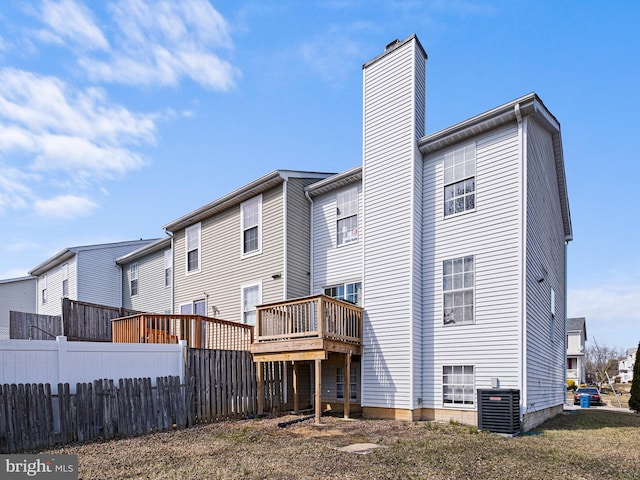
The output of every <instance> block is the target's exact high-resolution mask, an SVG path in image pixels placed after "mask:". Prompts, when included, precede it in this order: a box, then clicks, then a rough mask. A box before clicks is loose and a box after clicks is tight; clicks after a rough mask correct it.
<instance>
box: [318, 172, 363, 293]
mask: <svg viewBox="0 0 640 480" xmlns="http://www.w3.org/2000/svg"><path fill="white" fill-rule="evenodd" d="M353 187H357V188H358V241H357V242H352V243H348V244H346V245H340V246H338V245H337V238H336V236H337V234H336V228H337V215H336V196H337V194H338V193H339V192H341V191H344V190H345V189H348V188H353ZM362 234H363V222H362V184H361V183H360V182H359V183H358V184H354V185H349V186H348V187H345V188H344V189H339V190H334V191H331V192H329V193H326V194H323V195H318V196H317V197H316V198H314V200H313V293H314V294H317V293H322V290H323V288H324V287H327V286H332V285H337V284H341V283H351V282H361V281H362Z"/></svg>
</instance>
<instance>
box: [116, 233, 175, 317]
mask: <svg viewBox="0 0 640 480" xmlns="http://www.w3.org/2000/svg"><path fill="white" fill-rule="evenodd" d="M116 263H117V264H118V265H119V266H120V269H121V271H122V303H121V304H120V305H119V306H121V307H124V308H127V309H130V310H137V311H139V312H150V313H171V286H172V284H173V255H172V253H171V237H164V238H161V239H159V240H156V241H155V242H151V243H149V244H147V245H145V246H143V247H141V248H139V249H137V250H134V251H133V252H131V253H127V254H126V255H123V256H122V257H120V258H118V259H117V260H116Z"/></svg>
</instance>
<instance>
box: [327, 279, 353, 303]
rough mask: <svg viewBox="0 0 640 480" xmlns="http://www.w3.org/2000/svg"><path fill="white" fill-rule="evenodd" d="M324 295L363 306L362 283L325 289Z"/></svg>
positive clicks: (345, 284)
mask: <svg viewBox="0 0 640 480" xmlns="http://www.w3.org/2000/svg"><path fill="white" fill-rule="evenodd" d="M324 294H325V295H327V296H328V297H331V298H335V299H338V300H344V301H346V302H349V303H353V304H354V305H358V306H361V300H362V283H360V282H354V283H344V284H342V285H335V286H333V287H325V289H324Z"/></svg>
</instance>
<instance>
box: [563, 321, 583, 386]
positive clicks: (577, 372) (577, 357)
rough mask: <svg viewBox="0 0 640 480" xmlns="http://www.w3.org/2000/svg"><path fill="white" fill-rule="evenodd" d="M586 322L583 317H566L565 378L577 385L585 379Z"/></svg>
mask: <svg viewBox="0 0 640 480" xmlns="http://www.w3.org/2000/svg"><path fill="white" fill-rule="evenodd" d="M586 341H587V324H586V321H585V319H584V318H582V317H581V318H567V380H573V381H574V382H576V384H577V385H580V384H583V383H585V381H586V377H585V368H584V367H585V348H584V346H585V342H586Z"/></svg>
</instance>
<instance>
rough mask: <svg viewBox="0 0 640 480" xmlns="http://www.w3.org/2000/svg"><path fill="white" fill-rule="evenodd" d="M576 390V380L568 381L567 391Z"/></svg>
mask: <svg viewBox="0 0 640 480" xmlns="http://www.w3.org/2000/svg"><path fill="white" fill-rule="evenodd" d="M575 389H576V382H575V381H574V380H571V379H569V380H567V390H575Z"/></svg>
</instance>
